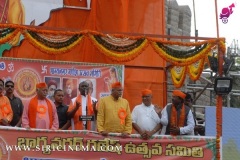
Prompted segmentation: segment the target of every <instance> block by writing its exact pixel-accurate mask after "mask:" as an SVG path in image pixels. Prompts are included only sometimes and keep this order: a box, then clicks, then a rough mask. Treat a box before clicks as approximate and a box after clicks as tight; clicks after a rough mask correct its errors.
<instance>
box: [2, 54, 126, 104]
mask: <svg viewBox="0 0 240 160" xmlns="http://www.w3.org/2000/svg"><path fill="white" fill-rule="evenodd" d="M0 71H1V79H3V80H4V81H5V82H6V81H8V80H12V81H13V82H14V83H15V86H14V89H15V90H14V94H15V96H17V97H19V98H20V99H22V101H23V104H24V105H26V104H27V103H28V101H29V99H30V98H32V97H33V96H34V95H35V94H36V92H35V91H36V84H37V83H39V82H46V83H47V85H48V96H47V97H48V98H49V99H51V100H53V93H54V90H56V89H62V90H63V91H64V103H65V104H66V105H69V103H70V100H71V99H72V98H74V97H76V96H77V95H78V94H79V91H78V85H79V83H80V82H82V81H87V82H88V83H89V86H90V94H91V96H92V97H95V98H97V99H99V98H101V97H104V96H106V95H109V94H110V91H111V84H112V83H114V82H116V81H120V82H121V83H122V84H123V80H124V77H123V76H124V66H123V65H106V64H97V63H81V62H61V61H44V60H32V59H16V58H3V57H2V58H0Z"/></svg>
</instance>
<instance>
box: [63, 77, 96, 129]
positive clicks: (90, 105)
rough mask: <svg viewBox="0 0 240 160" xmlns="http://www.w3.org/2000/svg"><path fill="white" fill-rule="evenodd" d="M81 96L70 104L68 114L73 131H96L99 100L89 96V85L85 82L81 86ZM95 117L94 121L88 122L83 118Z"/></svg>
mask: <svg viewBox="0 0 240 160" xmlns="http://www.w3.org/2000/svg"><path fill="white" fill-rule="evenodd" d="M78 89H79V92H80V95H78V96H77V97H75V98H73V99H72V100H71V102H70V105H69V108H68V111H67V114H68V117H69V118H71V128H70V129H71V130H93V131H94V130H96V127H95V125H94V121H95V114H94V108H95V107H96V103H97V99H96V98H94V97H91V95H90V94H89V84H88V83H87V82H86V81H83V82H81V83H80V84H79V87H78ZM87 116H88V117H93V120H92V121H90V120H89V121H87V120H86V118H82V117H87Z"/></svg>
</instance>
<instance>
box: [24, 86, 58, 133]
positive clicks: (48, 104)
mask: <svg viewBox="0 0 240 160" xmlns="http://www.w3.org/2000/svg"><path fill="white" fill-rule="evenodd" d="M36 91H37V95H36V96H35V97H33V98H32V99H31V100H30V102H29V105H27V106H26V107H24V109H23V115H22V126H23V127H24V128H37V129H53V130H57V129H58V128H59V122H58V114H57V109H56V107H55V105H54V104H53V102H52V101H51V100H50V99H48V98H46V96H47V93H48V86H47V84H46V83H38V84H37V85H36Z"/></svg>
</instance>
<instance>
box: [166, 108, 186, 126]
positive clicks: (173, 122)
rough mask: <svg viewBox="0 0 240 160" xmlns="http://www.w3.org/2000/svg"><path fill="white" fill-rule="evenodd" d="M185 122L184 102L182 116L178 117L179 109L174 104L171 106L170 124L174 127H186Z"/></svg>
mask: <svg viewBox="0 0 240 160" xmlns="http://www.w3.org/2000/svg"><path fill="white" fill-rule="evenodd" d="M184 122H185V107H184V104H183V105H182V107H181V112H180V117H179V119H178V117H177V109H176V107H175V106H174V105H172V108H171V122H170V125H171V126H172V127H184Z"/></svg>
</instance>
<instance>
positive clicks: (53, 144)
mask: <svg viewBox="0 0 240 160" xmlns="http://www.w3.org/2000/svg"><path fill="white" fill-rule="evenodd" d="M0 130H1V137H0V151H1V154H0V159H2V160H8V159H16V160H18V159H23V160H33V159H34V160H40V159H51V160H60V159H68V160H73V159H75V160H76V159H78V160H80V159H81V160H89V159H91V160H115V159H126V160H128V159H132V160H133V159H155V160H156V159H164V160H169V159H182V160H186V159H191V160H194V159H204V160H212V159H215V152H216V139H215V137H200V136H199V137H196V136H195V137H194V136H176V137H172V136H160V135H159V136H154V137H152V138H151V139H149V140H142V139H141V138H140V137H139V135H136V134H132V135H131V136H130V137H129V138H121V137H119V134H114V133H112V134H110V135H109V136H107V137H103V136H101V135H99V134H98V133H97V132H91V131H85V130H83V131H70V130H68V131H63V130H57V131H50V130H34V129H31V130H26V129H24V128H13V127H12V128H10V127H7V128H6V127H3V126H1V127H0Z"/></svg>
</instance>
